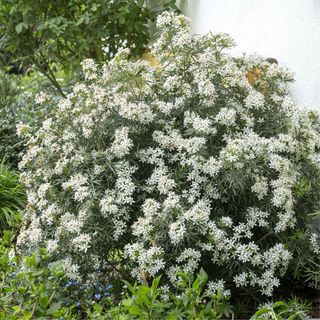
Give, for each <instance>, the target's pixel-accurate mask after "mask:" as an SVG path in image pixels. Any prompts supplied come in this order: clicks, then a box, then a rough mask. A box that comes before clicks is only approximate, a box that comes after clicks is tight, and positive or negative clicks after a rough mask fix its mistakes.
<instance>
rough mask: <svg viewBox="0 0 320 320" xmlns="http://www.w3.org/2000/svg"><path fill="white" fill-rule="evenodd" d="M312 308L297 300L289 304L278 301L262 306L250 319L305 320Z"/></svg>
mask: <svg viewBox="0 0 320 320" xmlns="http://www.w3.org/2000/svg"><path fill="white" fill-rule="evenodd" d="M310 311H311V306H310V304H309V303H304V302H301V301H299V300H297V299H296V298H293V299H291V300H289V301H288V302H287V303H286V302H283V301H277V302H275V303H270V304H268V305H264V306H262V307H261V308H260V309H259V310H258V311H257V312H256V313H255V314H254V315H253V316H252V317H251V318H250V319H251V320H304V319H306V318H308V314H310Z"/></svg>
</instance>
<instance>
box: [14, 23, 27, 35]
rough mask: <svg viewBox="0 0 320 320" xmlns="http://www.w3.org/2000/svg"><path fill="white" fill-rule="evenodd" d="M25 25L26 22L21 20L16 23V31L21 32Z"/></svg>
mask: <svg viewBox="0 0 320 320" xmlns="http://www.w3.org/2000/svg"><path fill="white" fill-rule="evenodd" d="M24 26H25V23H24V22H20V23H19V24H17V25H16V31H17V33H20V32H21V31H22V30H23V27H24Z"/></svg>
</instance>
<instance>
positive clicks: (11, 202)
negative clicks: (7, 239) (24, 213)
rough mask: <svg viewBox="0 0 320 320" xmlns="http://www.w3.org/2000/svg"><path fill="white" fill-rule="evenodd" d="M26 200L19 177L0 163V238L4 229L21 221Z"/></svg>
mask: <svg viewBox="0 0 320 320" xmlns="http://www.w3.org/2000/svg"><path fill="white" fill-rule="evenodd" d="M25 200H26V199H25V191H24V188H23V187H22V185H21V184H20V183H19V175H18V174H17V173H16V172H14V171H12V170H10V169H9V168H8V166H6V165H5V164H4V163H3V162H2V163H0V236H1V235H2V232H3V230H4V229H6V228H8V227H9V226H10V225H12V224H14V223H16V222H17V221H19V220H20V214H19V210H20V209H22V208H23V207H24V205H25Z"/></svg>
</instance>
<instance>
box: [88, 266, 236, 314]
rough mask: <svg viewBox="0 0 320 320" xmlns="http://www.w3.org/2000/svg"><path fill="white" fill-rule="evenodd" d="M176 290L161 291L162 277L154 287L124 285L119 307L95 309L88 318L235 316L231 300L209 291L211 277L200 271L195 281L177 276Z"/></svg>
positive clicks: (98, 306)
mask: <svg viewBox="0 0 320 320" xmlns="http://www.w3.org/2000/svg"><path fill="white" fill-rule="evenodd" d="M177 276H178V281H177V284H176V287H175V289H173V290H169V288H167V287H161V286H159V284H160V283H161V278H160V277H155V278H154V279H153V281H152V283H151V285H150V286H149V285H147V284H137V283H135V284H134V285H131V284H129V283H128V282H125V284H126V286H125V288H126V291H127V292H126V294H125V295H124V297H123V299H122V300H121V301H120V303H119V304H118V305H117V306H114V307H113V308H111V309H110V310H105V309H103V308H102V307H101V306H100V305H98V304H96V305H94V306H93V310H92V311H89V313H88V314H89V315H90V316H91V317H92V318H93V319H145V320H157V319H164V320H165V319H166V320H178V319H222V318H224V319H226V318H229V317H230V316H231V314H232V307H231V305H230V304H229V302H228V298H227V297H226V296H224V295H223V294H222V293H221V292H220V291H219V290H217V291H214V292H213V291H211V290H210V289H208V288H207V280H208V275H207V274H206V273H205V271H204V270H201V271H200V272H199V273H198V274H197V276H196V277H195V279H194V278H193V277H190V275H188V274H186V273H181V272H180V273H178V274H177Z"/></svg>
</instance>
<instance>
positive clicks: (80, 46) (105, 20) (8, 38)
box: [0, 0, 176, 95]
mask: <svg viewBox="0 0 320 320" xmlns="http://www.w3.org/2000/svg"><path fill="white" fill-rule="evenodd" d="M0 6H1V10H0V25H1V29H0V39H1V42H0V48H1V50H2V55H4V52H5V53H6V55H8V53H9V54H10V55H11V60H12V61H20V62H21V63H22V64H26V65H28V64H30V63H32V64H33V66H34V68H35V69H37V70H39V71H40V72H41V73H42V74H44V75H45V76H46V77H47V78H48V79H49V80H50V81H51V83H52V84H53V85H54V86H55V87H56V88H57V90H58V91H59V93H60V94H61V95H64V93H63V90H62V88H61V84H60V83H59V80H58V79H57V76H56V74H55V68H56V67H61V68H63V71H64V72H65V73H66V75H70V74H72V75H73V74H74V72H76V71H78V70H79V66H80V62H81V61H82V60H83V59H85V58H93V59H95V60H96V61H98V62H102V61H104V60H108V59H110V58H111V57H113V55H114V54H115V53H116V52H117V50H118V48H120V47H128V48H130V49H131V52H132V54H133V55H137V54H139V53H141V51H142V50H143V49H144V48H145V46H146V44H147V43H148V41H149V39H150V33H149V28H148V23H149V22H152V21H154V20H155V18H156V15H157V13H158V10H159V8H160V7H161V8H162V10H163V9H168V8H176V7H175V1H173V0H157V1H153V2H152V4H150V3H149V4H147V1H145V0H135V1H125V0H114V1H104V0H56V1H54V2H51V1H48V0H17V1H14V2H13V1H11V0H1V1H0Z"/></svg>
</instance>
